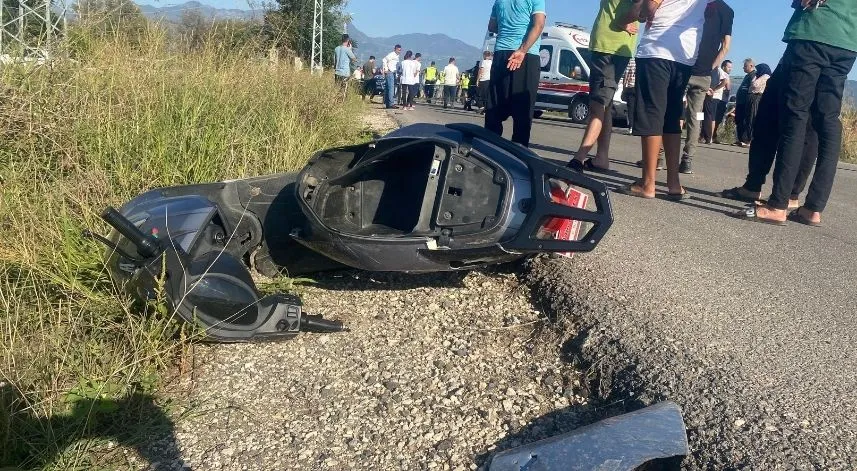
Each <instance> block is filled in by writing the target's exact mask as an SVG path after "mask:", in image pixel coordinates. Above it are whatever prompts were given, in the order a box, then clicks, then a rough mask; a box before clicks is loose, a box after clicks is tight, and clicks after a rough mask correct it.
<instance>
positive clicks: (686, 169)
mask: <svg viewBox="0 0 857 471" xmlns="http://www.w3.org/2000/svg"><path fill="white" fill-rule="evenodd" d="M678 171H679V173H687V174H692V173H693V164H692V163H691V162H690V160H687V159H682V161H681V165H679V166H678Z"/></svg>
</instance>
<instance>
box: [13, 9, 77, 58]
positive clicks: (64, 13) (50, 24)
mask: <svg viewBox="0 0 857 471" xmlns="http://www.w3.org/2000/svg"><path fill="white" fill-rule="evenodd" d="M71 2H72V0H35V1H33V2H26V1H24V0H20V1H19V2H18V7H17V8H13V7H11V6H9V5H7V4H5V0H0V55H2V54H4V53H8V54H9V55H10V56H27V55H34V56H36V57H42V58H47V55H48V54H49V52H50V51H51V49H52V47H53V46H54V45H55V43H56V42H57V41H58V40H62V39H63V37H64V35H65V31H66V30H67V26H68V24H67V17H68V13H69V11H70V10H71ZM31 22H36V23H39V24H44V26H45V27H44V31H43V32H42V34H41V35H38V36H36V35H34V36H28V35H27V25H28V24H32V23H31Z"/></svg>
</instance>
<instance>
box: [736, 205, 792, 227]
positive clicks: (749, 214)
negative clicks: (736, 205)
mask: <svg viewBox="0 0 857 471" xmlns="http://www.w3.org/2000/svg"><path fill="white" fill-rule="evenodd" d="M732 216H733V217H735V218H738V219H741V220H744V221H750V222H758V223H761V224H770V225H772V226H785V225H786V222H785V221H775V220H773V219H765V218H760V217H759V216H758V215H757V214H756V205H755V204H751V205H748V206H747V207H746V208H744V209H742V210H741V211H738V212H737V213H732Z"/></svg>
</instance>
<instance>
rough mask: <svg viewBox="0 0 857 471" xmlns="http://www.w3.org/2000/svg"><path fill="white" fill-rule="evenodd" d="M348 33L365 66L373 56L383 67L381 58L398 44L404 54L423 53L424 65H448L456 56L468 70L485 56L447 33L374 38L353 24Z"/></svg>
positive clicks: (460, 64)
mask: <svg viewBox="0 0 857 471" xmlns="http://www.w3.org/2000/svg"><path fill="white" fill-rule="evenodd" d="M347 31H348V34H349V35H350V36H351V38H352V39H354V41H355V43H356V44H357V48H356V49H355V50H354V51H355V53H356V54H357V57H358V59H360V62H361V63H362V62H364V61H366V60H368V59H369V56H375V58H376V59H377V60H378V62H379V64H380V61H381V58H382V57H384V56H386V55H387V54H389V53H390V51H392V50H393V46H395V45H396V44H401V45H402V49H403V50H404V51H413V52H414V53H417V52H419V53H422V55H423V64H424V65H428V64H430V63H431V61H435V62H437V63H438V65H441V66H445V65H446V64H447V62H449V58H450V57H455V59H456V63H457V64H458V67H459V68H461V69H466V68H470V67H473V66H474V65H475V64H476V62H477V61H478V60H480V56H481V54H482V51H481V49H480V48H478V47H476V46H473V45H471V44H467V43H466V42H464V41H461V40H458V39H454V38H451V37H449V36H447V35H445V34H423V33H411V34H399V35H395V36H388V37H370V36H368V35H366V34H364V33H363V32H362V31H360V30H359V29H357V27H355V26H354V25H353V24H348V25H347ZM404 51H403V52H402V56H404Z"/></svg>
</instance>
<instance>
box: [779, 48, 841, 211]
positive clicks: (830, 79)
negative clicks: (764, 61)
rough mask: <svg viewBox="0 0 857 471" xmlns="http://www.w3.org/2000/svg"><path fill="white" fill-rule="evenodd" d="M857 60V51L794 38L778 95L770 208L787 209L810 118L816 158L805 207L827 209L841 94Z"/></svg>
mask: <svg viewBox="0 0 857 471" xmlns="http://www.w3.org/2000/svg"><path fill="white" fill-rule="evenodd" d="M855 59H857V52H852V51H848V50H845V49H840V48H837V47H833V46H828V45H826V44H821V43H817V42H813V41H791V42H790V43H789V45H788V47H786V52H785V54H784V55H783V59H782V62H781V63H780V67H781V68H782V69H783V71H782V75H783V81H782V83H781V92H780V93H779V94H778V99H777V110H778V112H779V115H780V123H779V134H780V141H779V145H778V147H777V158H776V165H775V166H774V177H773V181H774V187H773V191H772V192H771V197H770V198H769V199H768V205H770V206H771V207H772V208H775V209H786V208H788V203H789V196H791V192H792V187H793V186H794V184H795V181H796V179H797V175H798V168H799V167H800V161H801V156H802V153H803V149H804V145H805V141H806V128H807V125H808V122H809V121H810V119H811V120H812V123H813V125H814V127H815V130H816V132H817V133H818V160H817V162H816V167H815V175H814V176H813V178H812V183H811V184H810V186H809V192H808V193H807V196H806V202H805V203H804V207H805V208H806V209H808V210H810V211H818V212H821V211H824V208H825V207H826V205H827V200H828V198H829V197H830V192H831V190H832V188H833V179H834V177H835V176H836V166H837V164H838V162H839V153H840V151H841V150H842V122H841V121H840V120H839V114H840V113H841V111H842V94H843V91H844V89H845V81H846V80H847V78H848V73H849V72H851V68H852V67H853V66H854V61H855Z"/></svg>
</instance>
